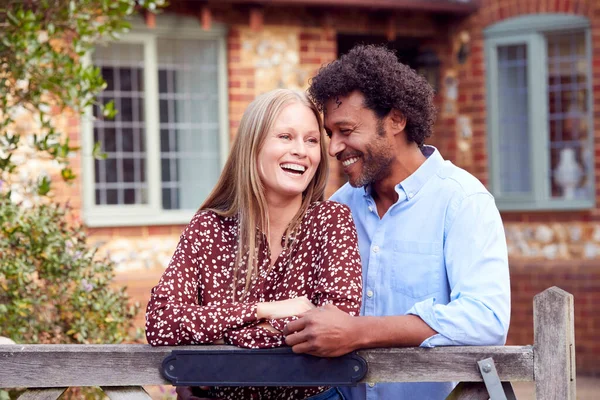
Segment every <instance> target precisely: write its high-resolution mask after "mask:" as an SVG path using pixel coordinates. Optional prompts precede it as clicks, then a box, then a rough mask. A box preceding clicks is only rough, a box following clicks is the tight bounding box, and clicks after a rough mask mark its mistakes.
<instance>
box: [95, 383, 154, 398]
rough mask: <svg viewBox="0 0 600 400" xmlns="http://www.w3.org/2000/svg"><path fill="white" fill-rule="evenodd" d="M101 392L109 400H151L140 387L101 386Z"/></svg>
mask: <svg viewBox="0 0 600 400" xmlns="http://www.w3.org/2000/svg"><path fill="white" fill-rule="evenodd" d="M102 391H103V392H104V393H105V394H106V395H107V396H108V398H109V399H110V400H152V397H150V395H149V394H148V392H146V391H145V390H144V388H143V387H140V386H129V387H125V386H120V387H119V386H111V387H109V386H102Z"/></svg>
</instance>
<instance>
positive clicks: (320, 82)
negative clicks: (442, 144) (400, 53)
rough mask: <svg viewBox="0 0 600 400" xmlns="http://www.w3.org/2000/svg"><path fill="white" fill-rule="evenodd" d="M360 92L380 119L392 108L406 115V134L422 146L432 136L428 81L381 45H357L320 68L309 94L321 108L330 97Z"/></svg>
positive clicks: (431, 109) (432, 109)
mask: <svg viewBox="0 0 600 400" xmlns="http://www.w3.org/2000/svg"><path fill="white" fill-rule="evenodd" d="M355 90H357V91H359V92H361V93H362V94H363V96H364V97H365V106H366V107H367V108H369V109H371V110H373V111H374V112H375V114H376V115H377V117H378V118H379V119H381V118H383V117H385V116H386V115H387V114H388V113H389V112H390V110H392V109H393V108H395V109H397V110H398V111H400V112H401V113H402V115H404V117H405V118H406V128H405V132H406V137H407V139H408V140H409V141H412V142H415V143H416V144H417V145H419V147H421V146H422V145H423V144H424V142H425V139H427V138H428V137H429V136H431V133H432V128H433V124H434V122H435V115H436V110H435V107H434V104H433V89H432V88H431V86H430V85H429V83H427V80H425V78H423V77H422V76H420V75H419V74H417V73H416V72H415V71H414V70H412V69H411V68H410V67H408V66H407V65H404V64H402V63H400V62H399V61H398V58H397V57H396V55H395V54H394V53H393V52H392V51H391V50H389V49H387V48H385V47H383V46H374V45H358V46H355V47H354V48H352V50H350V51H349V52H348V53H346V54H344V55H343V56H342V57H340V58H339V59H338V60H336V61H333V62H332V63H330V64H328V65H326V66H324V67H322V68H321V69H320V70H319V72H318V73H317V75H316V76H315V77H313V78H312V80H311V82H310V87H309V88H308V94H309V96H310V98H311V99H312V100H313V101H314V102H315V104H316V105H317V107H318V108H319V109H320V110H321V111H323V110H324V106H325V103H326V102H327V101H328V100H330V99H337V98H338V97H341V96H347V95H349V94H350V93H352V92H353V91H355Z"/></svg>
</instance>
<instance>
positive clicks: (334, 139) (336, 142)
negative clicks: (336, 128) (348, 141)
mask: <svg viewBox="0 0 600 400" xmlns="http://www.w3.org/2000/svg"><path fill="white" fill-rule="evenodd" d="M345 148H346V145H345V144H344V143H343V141H342V140H341V139H340V137H339V135H336V134H335V133H333V134H331V140H330V141H329V155H330V156H331V157H336V156H337V155H338V154H339V153H341V152H342V151H344V149H345Z"/></svg>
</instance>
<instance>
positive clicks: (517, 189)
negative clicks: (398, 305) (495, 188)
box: [498, 44, 531, 195]
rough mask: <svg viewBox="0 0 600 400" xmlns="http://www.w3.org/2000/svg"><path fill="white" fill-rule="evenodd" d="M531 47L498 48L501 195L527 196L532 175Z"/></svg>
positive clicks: (511, 46)
mask: <svg viewBox="0 0 600 400" xmlns="http://www.w3.org/2000/svg"><path fill="white" fill-rule="evenodd" d="M527 70H528V65H527V47H526V45H524V44H522V45H509V46H499V47H498V116H499V127H500V132H499V135H498V139H499V145H500V149H499V151H500V154H499V158H500V188H499V189H500V190H499V191H500V193H501V194H503V195H515V194H516V195H519V194H527V193H529V192H530V191H531V177H530V174H529V173H526V172H524V171H529V110H528V104H529V93H528V89H527Z"/></svg>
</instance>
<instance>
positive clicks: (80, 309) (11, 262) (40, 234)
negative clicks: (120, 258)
mask: <svg viewBox="0 0 600 400" xmlns="http://www.w3.org/2000/svg"><path fill="white" fill-rule="evenodd" d="M68 213H69V208H68V206H62V205H58V204H41V205H33V206H31V207H29V208H25V207H22V206H21V205H19V204H14V203H12V202H11V201H10V200H9V199H8V196H6V195H0V260H2V261H1V262H0V335H3V336H7V337H10V338H11V339H13V340H14V341H15V342H17V343H120V342H123V341H126V340H132V339H134V336H132V335H130V334H129V332H131V331H132V329H133V322H132V320H133V317H134V316H135V315H136V313H137V312H138V309H139V306H138V305H130V304H129V298H128V296H127V295H126V293H125V289H124V288H121V289H116V288H113V287H111V286H110V282H111V280H112V278H113V276H114V264H113V263H112V262H111V261H110V260H108V259H98V258H97V257H94V255H95V250H90V246H89V245H88V244H86V234H85V232H84V231H83V229H82V228H81V227H80V226H74V225H73V224H69V223H68V222H67V217H68ZM137 335H139V332H137V333H136V336H137Z"/></svg>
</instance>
